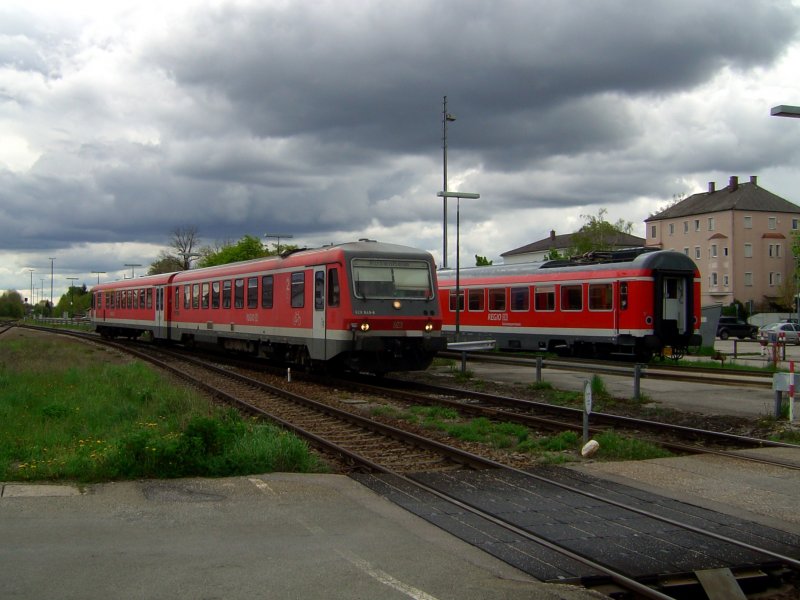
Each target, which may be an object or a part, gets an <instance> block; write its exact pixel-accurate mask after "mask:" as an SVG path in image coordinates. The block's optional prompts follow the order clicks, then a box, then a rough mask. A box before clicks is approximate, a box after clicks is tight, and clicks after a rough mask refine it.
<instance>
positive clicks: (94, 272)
mask: <svg viewBox="0 0 800 600" xmlns="http://www.w3.org/2000/svg"><path fill="white" fill-rule="evenodd" d="M105 274H106V272H105V271H92V275H97V285H100V275H105Z"/></svg>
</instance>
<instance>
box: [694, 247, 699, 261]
mask: <svg viewBox="0 0 800 600" xmlns="http://www.w3.org/2000/svg"><path fill="white" fill-rule="evenodd" d="M694 257H695V258H697V259H699V258H700V246H695V247H694Z"/></svg>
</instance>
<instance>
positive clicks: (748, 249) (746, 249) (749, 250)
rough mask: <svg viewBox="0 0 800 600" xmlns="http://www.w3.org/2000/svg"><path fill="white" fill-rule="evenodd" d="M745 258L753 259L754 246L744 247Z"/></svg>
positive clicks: (746, 245)
mask: <svg viewBox="0 0 800 600" xmlns="http://www.w3.org/2000/svg"><path fill="white" fill-rule="evenodd" d="M744 257H745V258H753V244H745V245H744Z"/></svg>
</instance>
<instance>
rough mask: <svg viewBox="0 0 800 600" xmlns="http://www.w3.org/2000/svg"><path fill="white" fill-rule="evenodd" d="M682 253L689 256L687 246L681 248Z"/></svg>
mask: <svg viewBox="0 0 800 600" xmlns="http://www.w3.org/2000/svg"><path fill="white" fill-rule="evenodd" d="M683 253H684V254H685V255H686V256H689V247H688V246H686V247H685V248H684V249H683Z"/></svg>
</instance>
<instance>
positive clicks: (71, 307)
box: [65, 265, 138, 317]
mask: <svg viewBox="0 0 800 600" xmlns="http://www.w3.org/2000/svg"><path fill="white" fill-rule="evenodd" d="M137 266H138V265H137ZM65 279H68V280H70V281H77V280H78V278H77V277H65ZM74 287H75V284H73V283H70V284H69V308H70V310H71V311H72V315H71V316H73V317H74V316H75V303H74V301H73V291H74V290H73V288H74Z"/></svg>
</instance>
